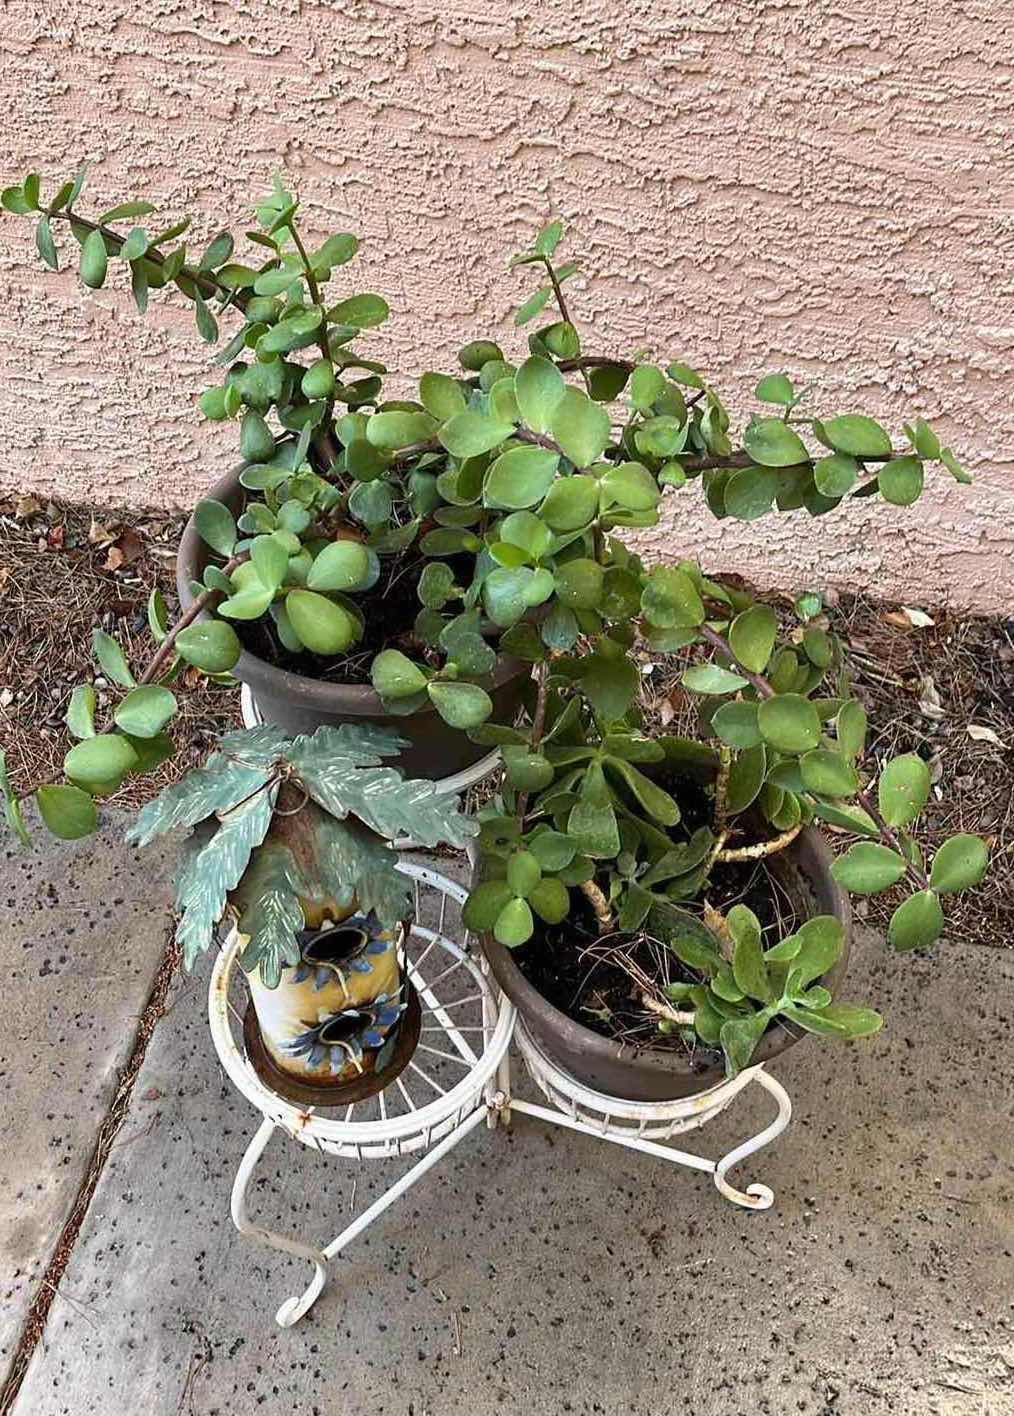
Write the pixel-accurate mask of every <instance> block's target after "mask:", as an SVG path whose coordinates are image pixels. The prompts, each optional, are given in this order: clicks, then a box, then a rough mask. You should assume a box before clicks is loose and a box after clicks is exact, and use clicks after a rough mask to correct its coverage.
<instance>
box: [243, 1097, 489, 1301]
mask: <svg viewBox="0 0 1014 1416" xmlns="http://www.w3.org/2000/svg"><path fill="white" fill-rule="evenodd" d="M486 1114H487V1113H486V1108H485V1107H479V1108H478V1109H477V1110H476V1111H473V1112H472V1114H471V1115H470V1116H467V1117H466V1118H465V1120H464V1121H462V1122H461V1124H460V1126H457V1127H455V1129H454V1130H453V1131H450V1132H449V1133H448V1134H447V1135H446V1136H444V1138H443V1139H442V1140H441V1141H439V1142H438V1143H437V1144H436V1145H435V1146H433V1147H432V1149H430V1150H428V1151H427V1152H426V1154H425V1155H424V1156H423V1157H422V1159H421V1160H419V1161H417V1162H416V1164H415V1165H413V1166H412V1168H411V1170H408V1171H406V1172H405V1174H404V1175H403V1176H402V1177H401V1179H400V1180H398V1181H396V1182H395V1184H393V1185H392V1186H391V1188H390V1189H389V1190H385V1191H384V1193H383V1194H382V1195H381V1196H380V1197H379V1199H376V1200H374V1202H373V1204H372V1205H370V1206H369V1207H368V1208H367V1209H365V1210H363V1212H362V1214H361V1215H358V1216H357V1218H356V1219H354V1220H353V1221H352V1223H351V1224H350V1225H348V1226H347V1227H346V1228H345V1229H343V1230H342V1232H341V1233H340V1234H339V1235H338V1236H337V1238H335V1239H332V1241H331V1243H330V1244H328V1246H327V1248H326V1249H315V1248H313V1247H312V1246H311V1245H309V1244H303V1243H300V1241H299V1240H298V1239H288V1238H286V1236H285V1235H284V1234H277V1233H276V1232H275V1231H274V1230H273V1229H266V1228H264V1226H263V1225H260V1224H254V1223H253V1222H252V1220H251V1219H250V1218H249V1216H248V1215H247V1209H246V1190H247V1186H248V1185H249V1183H250V1179H251V1177H252V1175H253V1171H254V1167H255V1166H256V1164H257V1162H258V1160H259V1159H260V1158H261V1156H262V1155H263V1153H264V1148H265V1146H266V1145H267V1143H268V1141H269V1140H270V1139H271V1136H272V1134H273V1132H274V1131H275V1129H276V1127H275V1124H274V1122H273V1121H270V1120H264V1121H263V1122H262V1123H261V1125H260V1127H259V1129H258V1131H257V1133H256V1135H255V1136H254V1138H253V1140H252V1141H251V1142H250V1144H249V1145H248V1146H247V1149H246V1154H245V1155H244V1156H243V1159H242V1161H241V1162H240V1167H239V1170H238V1171H237V1172H236V1179H235V1181H234V1183H233V1187H232V1222H233V1223H234V1224H235V1226H236V1228H237V1229H238V1230H239V1232H240V1233H241V1234H244V1235H247V1236H248V1237H250V1238H252V1239H258V1240H260V1241H261V1243H263V1244H267V1245H269V1246H270V1247H271V1248H272V1249H280V1250H281V1251H282V1253H285V1254H294V1255H295V1256H296V1257H297V1258H300V1259H309V1261H310V1262H311V1263H312V1264H313V1265H314V1268H315V1272H314V1275H313V1278H312V1279H311V1280H310V1283H309V1284H308V1286H307V1288H306V1291H305V1292H304V1293H302V1294H297V1295H296V1296H295V1297H293V1298H286V1300H285V1302H284V1303H283V1304H282V1305H281V1307H280V1308H279V1309H278V1312H277V1313H276V1314H275V1322H277V1323H278V1325H279V1326H280V1327H292V1325H293V1323H298V1322H299V1320H300V1318H301V1317H303V1316H304V1314H306V1313H307V1312H309V1310H310V1308H311V1307H312V1306H313V1304H314V1303H315V1302H316V1301H317V1299H318V1298H319V1297H320V1295H321V1292H322V1291H323V1288H324V1283H325V1281H326V1278H327V1264H328V1260H329V1259H333V1258H334V1257H335V1255H336V1254H340V1253H341V1251H342V1250H343V1249H344V1248H345V1247H346V1246H347V1245H348V1244H351V1242H352V1240H353V1239H355V1238H357V1237H358V1236H359V1235H360V1234H362V1232H363V1231H364V1230H365V1229H368V1228H369V1227H370V1225H371V1224H372V1223H373V1221H374V1220H375V1219H379V1218H380V1216H381V1215H382V1214H383V1213H384V1211H385V1210H386V1209H388V1208H389V1207H390V1206H391V1205H393V1204H394V1202H395V1200H398V1199H400V1198H401V1196H402V1195H404V1194H405V1192H406V1190H410V1189H411V1188H412V1186H413V1185H414V1184H415V1183H416V1182H417V1181H418V1180H421V1179H422V1177H423V1176H424V1175H425V1174H426V1172H427V1171H428V1170H430V1169H432V1167H433V1166H434V1165H437V1164H438V1163H439V1162H440V1161H441V1160H443V1158H444V1156H445V1155H447V1153H448V1152H449V1151H451V1150H453V1149H454V1147H455V1146H456V1145H457V1144H458V1142H459V1141H463V1140H464V1139H465V1137H466V1136H467V1135H468V1134H469V1132H470V1131H474V1130H475V1128H476V1127H477V1126H479V1125H481V1123H482V1122H483V1121H485V1119H486Z"/></svg>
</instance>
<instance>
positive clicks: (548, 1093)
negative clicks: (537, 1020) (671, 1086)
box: [514, 1018, 760, 1141]
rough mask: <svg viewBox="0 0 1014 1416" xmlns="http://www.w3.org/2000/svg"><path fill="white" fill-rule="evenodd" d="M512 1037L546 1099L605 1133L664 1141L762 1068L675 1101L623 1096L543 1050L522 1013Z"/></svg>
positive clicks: (709, 1114) (696, 1122)
mask: <svg viewBox="0 0 1014 1416" xmlns="http://www.w3.org/2000/svg"><path fill="white" fill-rule="evenodd" d="M514 1041H515V1042H516V1043H517V1046H518V1050H519V1052H520V1053H521V1056H522V1057H523V1058H524V1061H525V1066H526V1068H527V1069H528V1073H529V1076H530V1077H531V1078H532V1080H533V1081H534V1082H535V1085H536V1086H537V1087H538V1088H539V1090H540V1091H541V1092H542V1095H543V1096H544V1097H545V1098H546V1100H547V1101H548V1102H550V1103H551V1105H553V1106H554V1107H556V1109H557V1110H558V1111H561V1112H562V1113H563V1114H564V1115H565V1116H569V1117H570V1118H571V1120H573V1121H580V1122H582V1123H583V1124H584V1125H586V1126H591V1127H594V1128H595V1129H596V1130H597V1131H598V1132H599V1133H600V1134H601V1135H603V1136H607V1137H610V1136H617V1137H628V1136H631V1137H638V1138H641V1139H643V1140H655V1141H662V1140H667V1139H668V1138H669V1137H671V1136H678V1135H681V1134H682V1133H683V1132H684V1131H694V1130H696V1129H697V1127H698V1126H703V1125H704V1124H705V1122H707V1121H710V1120H711V1119H712V1118H713V1117H715V1116H717V1115H718V1113H719V1112H720V1111H724V1110H725V1108H726V1107H727V1106H728V1105H729V1103H730V1102H731V1101H733V1100H734V1099H735V1097H736V1096H738V1094H739V1093H740V1092H741V1091H742V1090H743V1088H744V1087H745V1086H748V1085H749V1083H750V1082H751V1081H752V1080H753V1077H754V1075H755V1074H756V1073H757V1072H758V1071H759V1070H760V1068H758V1067H747V1068H746V1069H745V1070H744V1071H742V1072H740V1073H739V1075H738V1076H737V1077H735V1078H733V1080H732V1081H725V1082H720V1083H719V1084H718V1086H715V1087H711V1088H710V1089H709V1090H708V1091H703V1092H698V1093H697V1095H696V1096H688V1097H679V1098H677V1099H676V1100H675V1101H624V1100H623V1099H622V1098H621V1097H615V1096H606V1095H605V1094H604V1093H602V1092H596V1091H592V1089H591V1088H590V1087H586V1086H584V1085H583V1083H581V1082H579V1081H578V1080H577V1078H576V1077H572V1076H571V1075H570V1073H569V1072H565V1071H564V1070H563V1069H562V1068H561V1067H558V1066H557V1065H556V1063H555V1062H553V1061H552V1059H551V1058H549V1057H547V1056H546V1054H545V1053H544V1052H543V1051H542V1049H541V1048H540V1047H539V1045H538V1043H536V1041H535V1039H534V1038H533V1037H532V1035H531V1033H530V1032H529V1031H528V1029H527V1028H526V1027H525V1025H524V1021H523V1019H521V1018H518V1020H517V1024H516V1026H515V1029H514Z"/></svg>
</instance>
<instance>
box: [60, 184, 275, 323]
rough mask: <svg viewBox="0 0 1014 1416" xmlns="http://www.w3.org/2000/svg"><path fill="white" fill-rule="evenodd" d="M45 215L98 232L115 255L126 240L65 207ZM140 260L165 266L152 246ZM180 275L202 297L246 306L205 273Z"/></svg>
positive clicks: (184, 270)
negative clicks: (112, 248)
mask: <svg viewBox="0 0 1014 1416" xmlns="http://www.w3.org/2000/svg"><path fill="white" fill-rule="evenodd" d="M46 215H47V216H48V217H49V219H50V221H52V220H53V219H54V217H55V218H56V219H57V220H59V221H68V222H70V223H71V224H72V225H74V226H83V227H84V229H85V230H86V231H98V232H100V233H101V235H102V238H103V240H104V241H108V242H110V243H111V244H112V245H113V247H114V248H115V250H116V252H117V253H119V252H120V251H121V250H122V249H123V246H124V243H125V242H126V239H127V238H126V237H125V236H121V235H120V233H119V232H118V231H113V230H111V229H110V228H109V227H108V226H100V225H99V223H98V222H96V221H89V220H88V218H87V217H86V216H78V214H77V212H76V211H69V210H68V209H67V208H66V207H65V208H63V209H62V210H61V211H47V213H46ZM141 259H142V260H145V261H150V262H151V263H152V265H155V266H158V267H159V268H160V269H161V267H162V266H164V265H165V259H166V258H165V256H163V255H162V253H161V251H158V250H156V249H155V247H154V246H149V248H148V249H147V251H145V253H144V255H143V256H142V257H141ZM180 275H185V276H186V277H187V279H188V280H192V281H193V282H194V284H195V285H196V286H197V288H198V289H199V290H200V292H201V294H202V295H221V296H223V297H224V298H225V299H227V300H228V301H229V302H230V304H233V305H237V306H238V307H239V308H240V309H241V310H242V309H243V308H244V307H245V306H246V303H247V301H248V300H249V298H250V296H249V295H248V294H246V293H245V292H238V291H235V290H229V289H227V288H226V286H224V285H222V284H221V283H220V282H219V281H217V280H216V279H215V277H214V276H213V275H210V274H209V273H208V272H207V271H202V270H195V269H194V268H193V266H188V265H185V266H182V267H181V269H180Z"/></svg>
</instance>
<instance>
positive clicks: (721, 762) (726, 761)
mask: <svg viewBox="0 0 1014 1416" xmlns="http://www.w3.org/2000/svg"><path fill="white" fill-rule="evenodd" d="M731 771H732V749H731V748H729V747H727V746H726V745H725V743H724V742H723V743H722V746H721V747H720V748H719V749H718V776H717V777H716V778H715V821H716V822H717V824H718V825H719V826H724V825H725V818H726V817H727V816H728V814H729V803H728V800H727V798H728V794H729V773H730V772H731Z"/></svg>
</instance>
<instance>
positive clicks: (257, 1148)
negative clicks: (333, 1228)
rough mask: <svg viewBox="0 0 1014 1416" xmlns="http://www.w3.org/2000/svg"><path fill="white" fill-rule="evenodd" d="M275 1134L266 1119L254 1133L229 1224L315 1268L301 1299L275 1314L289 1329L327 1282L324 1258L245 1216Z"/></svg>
mask: <svg viewBox="0 0 1014 1416" xmlns="http://www.w3.org/2000/svg"><path fill="white" fill-rule="evenodd" d="M274 1131H275V1123H274V1122H273V1121H271V1120H269V1119H268V1118H265V1119H264V1120H263V1121H262V1122H261V1124H260V1126H259V1127H258V1129H257V1132H256V1134H255V1135H254V1138H253V1140H252V1141H251V1142H250V1144H249V1145H248V1146H247V1148H246V1154H245V1155H244V1156H243V1159H242V1160H241V1161H240V1164H239V1169H238V1170H237V1171H236V1179H235V1180H234V1181H233V1185H232V1222H233V1224H234V1225H235V1226H236V1228H237V1229H238V1230H239V1232H240V1233H241V1234H245V1235H247V1236H248V1237H249V1238H252V1239H259V1240H260V1242H261V1243H262V1244H267V1245H268V1246H269V1247H270V1248H272V1249H280V1250H281V1251H282V1253H283V1254H294V1255H295V1256H296V1258H299V1259H309V1261H310V1263H312V1264H313V1265H314V1269H315V1272H314V1275H313V1278H312V1279H311V1280H310V1285H309V1287H308V1288H307V1290H306V1292H305V1293H304V1294H303V1296H302V1298H288V1299H286V1301H285V1302H284V1303H283V1304H282V1306H281V1307H280V1308H279V1309H278V1312H277V1313H276V1314H275V1321H276V1322H277V1323H278V1324H279V1326H281V1327H291V1326H292V1324H293V1323H295V1322H298V1321H299V1319H300V1318H301V1317H302V1316H303V1314H304V1313H305V1312H306V1310H307V1309H308V1308H309V1307H310V1305H311V1304H312V1303H313V1302H315V1301H316V1299H317V1298H319V1296H320V1293H321V1290H322V1289H323V1287H324V1281H325V1279H326V1278H327V1254H326V1253H324V1252H322V1251H321V1250H320V1249H315V1248H313V1247H312V1246H311V1245H309V1244H301V1243H300V1242H299V1240H298V1239H289V1238H287V1237H286V1236H285V1235H284V1234H277V1233H276V1232H275V1231H274V1230H273V1229H265V1228H264V1226H263V1225H261V1224H254V1223H253V1221H252V1220H251V1219H250V1217H249V1216H248V1214H247V1208H246V1191H247V1186H248V1185H249V1184H250V1180H251V1177H252V1176H253V1172H254V1167H255V1166H256V1164H257V1162H258V1161H259V1160H260V1158H261V1156H262V1155H263V1154H264V1148H265V1146H266V1145H267V1143H268V1141H270V1139H271V1137H272V1135H273V1134H274Z"/></svg>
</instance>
